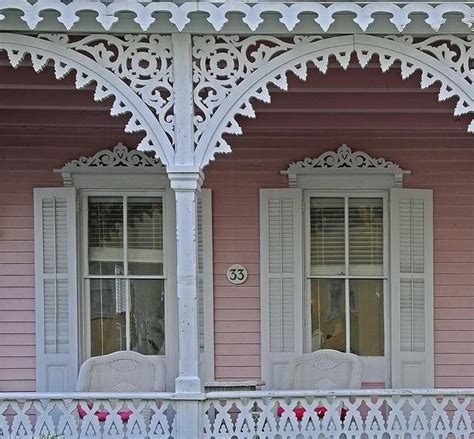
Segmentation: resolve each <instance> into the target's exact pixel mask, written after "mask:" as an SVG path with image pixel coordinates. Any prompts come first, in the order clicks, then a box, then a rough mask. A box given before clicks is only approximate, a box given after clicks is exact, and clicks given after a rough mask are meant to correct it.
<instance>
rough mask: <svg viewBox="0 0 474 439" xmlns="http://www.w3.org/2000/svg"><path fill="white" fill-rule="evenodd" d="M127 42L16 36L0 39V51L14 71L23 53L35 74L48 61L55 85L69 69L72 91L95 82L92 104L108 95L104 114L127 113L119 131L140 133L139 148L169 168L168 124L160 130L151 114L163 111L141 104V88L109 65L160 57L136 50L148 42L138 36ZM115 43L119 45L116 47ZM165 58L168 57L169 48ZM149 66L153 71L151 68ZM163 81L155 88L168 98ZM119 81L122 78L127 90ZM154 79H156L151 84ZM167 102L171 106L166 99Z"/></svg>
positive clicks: (166, 81)
mask: <svg viewBox="0 0 474 439" xmlns="http://www.w3.org/2000/svg"><path fill="white" fill-rule="evenodd" d="M132 38H133V37H131V36H130V37H129V38H128V39H127V37H126V38H125V39H124V40H120V39H119V38H118V37H111V36H107V35H103V36H95V39H94V36H92V37H91V36H89V37H86V38H84V39H82V40H79V41H76V42H74V43H68V38H67V36H54V35H43V36H41V37H40V38H37V37H30V36H25V35H18V34H0V50H2V51H6V52H7V55H8V58H9V60H10V63H11V65H12V66H13V67H18V66H19V65H20V63H21V62H22V60H23V59H24V57H25V55H26V54H29V55H30V56H31V61H32V64H33V68H34V70H35V71H36V72H40V71H42V70H43V69H44V68H45V67H46V66H47V64H48V62H50V61H52V62H53V63H54V74H55V76H56V78H57V79H58V80H59V79H63V78H64V77H65V76H66V75H67V74H69V73H70V72H71V71H73V70H75V72H76V81H75V86H76V88H77V89H81V88H83V87H85V86H87V85H88V84H91V83H93V82H95V93H94V99H95V100H96V101H101V100H103V99H105V98H108V97H110V96H113V98H114V103H113V105H112V108H111V110H110V113H111V115H113V116H117V115H121V114H125V113H130V114H131V117H130V119H129V121H128V123H127V125H126V127H125V131H126V132H130V133H132V132H138V131H144V132H145V137H144V139H143V140H142V141H141V143H140V145H139V148H141V149H153V150H155V151H156V153H157V155H158V157H159V158H160V159H161V160H162V162H163V163H164V164H165V165H168V164H172V163H173V160H174V150H173V146H172V143H171V141H170V132H171V131H172V123H171V124H170V126H171V127H170V128H167V129H165V128H166V127H164V126H163V124H161V123H160V119H159V117H158V115H159V111H156V112H154V110H163V105H162V106H161V108H158V109H156V105H158V104H157V103H156V102H147V99H146V96H145V94H146V92H147V87H146V85H145V86H143V85H142V86H141V85H140V84H138V85H137V84H136V83H135V84H134V83H133V80H132V79H131V78H128V77H126V75H125V74H123V70H121V69H120V68H117V69H116V70H117V71H115V70H114V68H115V67H116V66H114V64H117V63H120V62H122V61H123V62H124V65H125V66H126V65H127V61H128V60H130V61H131V63H132V68H134V69H139V68H140V66H139V65H138V64H139V62H140V60H142V59H146V60H147V61H148V62H150V56H161V55H158V54H156V53H155V52H156V48H155V52H153V50H152V47H145V49H143V48H142V49H141V48H140V44H141V45H142V46H141V47H143V46H144V44H143V41H142V40H143V38H152V37H145V36H138V37H135V38H136V40H132V41H131V39H132ZM99 40H100V41H102V42H103V41H104V40H108V42H107V44H109V45H110V46H113V47H114V48H113V49H112V48H110V47H109V46H104V45H103V44H102V43H97V42H98V41H99ZM91 42H93V43H97V45H96V46H95V47H94V45H93V44H92V45H91V44H90V43H91ZM119 42H120V43H121V46H119ZM101 44H102V45H101ZM169 45H170V43H169ZM155 47H156V46H155ZM114 51H115V52H114ZM86 53H87V55H86ZM117 53H118V55H119V56H120V57H121V58H122V59H119V56H117V59H118V60H117V61H116V62H115V63H114V62H113V58H114V54H117ZM168 54H169V56H170V57H171V52H170V49H169V51H168ZM123 58H125V59H123ZM170 64H171V62H170ZM151 65H152V66H153V64H151ZM120 67H121V66H120ZM166 69H168V70H169V71H171V67H166ZM119 71H122V76H120V74H119ZM165 76H168V77H167V78H165V79H164V80H163V81H161V83H162V84H166V87H165V88H167V89H169V90H170V91H169V93H170V96H172V92H171V78H170V77H169V76H170V74H169V73H168V74H167V75H165ZM122 78H123V79H128V80H129V83H130V85H129V84H127V83H126V82H125V80H123V79H122ZM155 78H156V76H155V77H154V78H152V79H155ZM153 87H155V88H154V89H153V90H152V91H151V92H152V94H153V95H156V93H157V92H156V91H155V90H156V89H158V87H157V86H156V82H155V85H153ZM169 101H170V102H171V97H170V98H169ZM155 104H156V105H155ZM170 106H172V102H171V104H168V103H167V104H166V107H167V108H168V107H170ZM163 113H165V111H162V112H161V114H162V115H163ZM165 115H166V114H165ZM160 117H161V116H160ZM168 117H170V118H172V117H173V116H172V115H168Z"/></svg>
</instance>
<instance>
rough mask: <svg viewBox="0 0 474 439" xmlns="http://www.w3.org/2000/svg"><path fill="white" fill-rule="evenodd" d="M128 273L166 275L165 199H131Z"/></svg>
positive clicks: (128, 212)
mask: <svg viewBox="0 0 474 439" xmlns="http://www.w3.org/2000/svg"><path fill="white" fill-rule="evenodd" d="M127 218H128V229H127V231H128V250H127V251H128V272H129V274H135V275H137V274H143V275H162V274H163V203H162V200H161V198H144V197H142V198H138V197H136V198H129V199H128V207H127Z"/></svg>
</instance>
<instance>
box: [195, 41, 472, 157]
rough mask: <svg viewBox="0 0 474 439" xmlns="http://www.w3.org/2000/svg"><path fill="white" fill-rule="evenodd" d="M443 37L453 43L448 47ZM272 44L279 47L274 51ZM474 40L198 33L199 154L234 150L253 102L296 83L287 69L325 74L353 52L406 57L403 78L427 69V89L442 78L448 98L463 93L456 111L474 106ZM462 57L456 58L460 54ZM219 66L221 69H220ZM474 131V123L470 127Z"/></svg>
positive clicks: (363, 57)
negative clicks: (232, 139)
mask: <svg viewBox="0 0 474 439" xmlns="http://www.w3.org/2000/svg"><path fill="white" fill-rule="evenodd" d="M441 40H442V41H443V42H444V43H446V41H447V40H449V43H447V44H448V45H449V46H451V47H452V49H451V50H446V51H440V50H439V49H438V43H439V42H441ZM269 46H270V47H271V49H269ZM473 46H474V42H473V41H471V40H464V39H461V38H457V37H446V36H444V35H443V36H441V35H440V36H435V37H431V38H427V39H425V40H421V41H418V40H414V39H413V38H412V37H409V38H407V37H405V36H394V35H388V36H385V37H376V36H370V35H364V34H354V35H343V36H339V37H332V38H321V36H320V35H318V34H310V35H307V36H304V37H299V36H295V37H293V38H284V39H283V38H278V37H276V36H258V35H255V36H249V37H242V38H237V37H235V36H230V37H223V38H222V39H219V38H218V37H216V36H213V35H206V36H195V37H194V38H193V47H194V50H193V55H194V76H193V77H194V79H195V82H196V85H195V105H196V106H197V108H199V110H201V113H202V115H200V117H199V118H196V134H195V136H196V140H195V141H196V156H197V160H198V162H199V163H201V164H202V166H205V165H206V164H208V163H209V162H210V161H211V160H213V159H214V157H215V154H216V153H228V152H230V151H231V147H230V145H229V144H228V142H227V137H226V136H225V134H237V135H238V134H241V132H242V129H241V127H240V125H239V117H238V116H246V117H250V118H253V117H255V111H254V109H253V105H252V102H253V101H255V100H259V101H262V102H265V103H269V102H270V92H269V86H270V85H271V86H272V87H273V86H275V87H278V88H280V89H281V90H287V89H288V82H287V74H288V72H292V73H293V74H294V75H295V76H297V77H298V78H300V79H301V80H305V79H306V77H307V66H308V64H309V63H312V64H314V66H316V68H317V69H318V70H320V71H321V72H322V73H326V72H327V70H328V65H329V59H335V60H336V62H337V63H339V64H340V65H341V67H343V68H344V69H346V68H347V67H348V65H349V63H350V61H351V54H353V53H355V54H356V55H357V62H358V63H359V64H360V66H361V67H362V68H364V67H365V66H366V65H367V64H368V62H369V61H370V59H372V58H373V57H374V56H377V57H378V59H379V60H380V67H381V69H382V71H384V72H385V71H387V70H388V69H389V68H390V67H391V66H392V65H394V63H395V62H397V63H398V62H399V63H400V71H401V75H402V78H404V79H405V78H408V77H410V76H411V75H413V74H414V72H415V71H417V70H420V71H421V72H422V73H421V84H420V85H421V88H426V87H429V86H430V85H433V84H434V83H435V82H439V83H440V91H439V94H438V99H439V100H440V101H443V100H446V99H448V98H451V97H457V104H456V108H455V110H454V114H455V115H461V114H466V113H468V112H472V111H474V89H473V87H472V78H471V70H470V68H469V62H470V61H469V60H470V59H472V56H471V55H468V54H469V53H471V52H472V47H473ZM454 51H456V52H459V53H461V54H463V55H461V58H462V61H461V62H459V63H453V62H452V59H451V58H452V53H453V52H454ZM217 66H220V67H219V70H218V74H216V69H217ZM468 131H469V132H474V122H471V124H470V125H469V127H468Z"/></svg>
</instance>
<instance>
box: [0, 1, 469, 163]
mask: <svg viewBox="0 0 474 439" xmlns="http://www.w3.org/2000/svg"><path fill="white" fill-rule="evenodd" d="M11 1H12V2H13V3H12V5H16V4H17V2H19V1H21V0H11ZM48 1H52V2H54V1H58V0H48ZM45 3H46V2H45ZM60 4H61V6H62V8H61V12H64V11H65V10H68V9H69V7H71V8H73V10H74V11H70V13H73V15H72V16H69V19H66V18H65V20H66V22H69V20H70V19H71V17H75V18H74V20H73V21H74V22H75V20H76V19H77V18H78V17H77V16H75V15H74V13H75V12H77V11H78V9H74V8H77V6H78V5H80V3H79V2H77V1H75V2H71V3H70V4H69V5H65V4H63V3H62V2H61V3H60ZM97 4H100V2H97ZM155 4H156V5H158V4H160V5H164V4H166V2H154V3H153V5H155ZM205 4H206V3H203V4H202V7H203V8H204V9H205ZM230 4H233V2H229V3H226V5H230ZM235 4H237V5H241V3H238V2H236V3H235ZM262 4H263V3H262ZM268 4H270V3H268ZM302 4H303V3H302ZM314 4H316V3H314ZM341 4H343V3H336V4H334V5H331V7H333V8H336V9H337V8H338V7H339V6H338V5H341ZM381 4H382V3H380V5H381ZM41 5H43V3H41ZM71 5H73V6H71ZM185 5H190V3H189V2H188V3H185ZM199 5H201V3H199ZM23 6H25V5H23ZM30 6H31V7H33V5H30ZM135 6H136V7H137V8H139V7H140V6H138V4H137V5H135ZM259 6H260V5H259ZM356 6H357V7H356V9H357V11H358V12H357V15H358V13H359V12H360V11H361V10H363V8H361V7H360V6H358V5H356ZM369 6H370V7H371V8H374V7H375V6H373V5H372V4H371V5H369ZM25 7H26V6H25ZM285 7H286V6H285ZM321 7H323V8H325V7H324V6H321ZM344 7H346V8H347V7H348V6H347V5H346V6H344ZM392 7H394V8H396V7H395V6H393V5H392V6H391V8H392ZM412 7H414V6H412ZM34 8H35V10H34V11H31V10H30V8H28V7H26V9H28V12H25V11H24V12H25V15H24V17H28V18H29V19H31V17H32V16H35V14H36V13H37V5H36V4H35V5H34ZM20 9H21V8H20ZM49 9H50V10H51V9H52V10H54V6H51V7H50V8H49ZM79 9H80V8H79ZM173 9H174V10H175V13H177V12H176V11H179V10H180V7H179V6H177V5H174V4H173ZM185 9H186V8H185ZM204 9H201V6H200V10H202V11H203V10H204ZM462 9H463V10H464V13H465V14H466V15H465V16H466V17H470V15H471V9H470V8H469V9H468V10H466V9H465V6H464V5H463V7H462ZM0 10H1V9H0ZM103 10H104V6H103V5H102V8H101V11H102V12H103ZM346 10H347V11H350V10H352V9H351V8H349V9H346ZM468 11H469V14H468V13H467V12H468ZM114 12H115V11H111V14H112V15H107V19H108V20H110V19H111V17H112V16H113V13H114ZM142 12H144V13H145V12H146V13H148V12H149V10H148V9H146V10H145V11H142ZM188 12H189V11H187V10H186V11H185V16H187V13H188ZM215 12H216V13H218V16H219V17H220V22H221V23H222V19H223V18H222V15H221V14H222V12H223V11H222V9H219V10H215ZM263 12H264V10H262V13H263ZM320 12H321V11H320ZM326 12H327V11H326ZM365 12H366V13H365V14H362V15H361V16H359V18H358V23H359V24H360V23H362V22H365V23H366V25H368V22H367V21H366V20H367V17H371V15H372V14H373V13H374V12H373V11H372V10H371V11H370V13H368V11H367V10H365ZM386 12H388V11H386ZM391 12H392V13H394V14H395V10H392V11H391ZM403 12H413V11H412V10H411V8H408V9H404V10H403ZM425 12H427V13H429V12H433V9H432V6H431V5H430V6H429V8H428V9H427V10H426V11H425ZM251 13H252V14H255V13H256V14H257V15H256V16H260V12H258V11H255V10H251ZM433 13H434V12H433ZM99 15H100V14H99ZM145 15H146V14H145ZM292 15H293V19H292V20H290V21H292V22H295V20H297V16H298V11H296V10H294V9H293V12H292ZM332 15H333V13H331V14H330V17H331V18H330V20H329V21H330V22H332V21H333V18H332ZM402 15H403V17H404V18H405V19H406V20H408V15H409V14H408V15H404V14H402ZM435 15H436V14H435ZM256 16H255V15H251V18H250V17H249V20H252V19H255V17H256ZM323 16H324V17H326V19H328V13H325V14H323V15H320V14H318V15H317V18H315V19H319V18H322V17H323ZM138 17H140V18H138ZM394 17H395V16H394ZM394 17H393V18H392V19H394ZM142 18H143V16H142V15H140V16H137V19H138V20H142ZM181 18H183V17H181ZM437 18H438V23H439V16H438V17H437ZM150 20H152V21H153V18H151V17H150ZM259 20H260V19H259ZM372 20H373V19H372V18H370V19H369V21H372ZM466 20H468V19H467V18H466ZM469 20H470V18H469ZM33 21H35V20H33ZM435 21H436V20H435V18H434V16H433V17H432V20H431V21H428V23H433V22H435ZM442 21H443V19H441V22H442ZM467 22H468V23H470V21H467ZM109 24H110V23H109ZM399 24H402V22H400V23H399ZM405 24H406V22H405ZM402 27H403V26H402ZM363 28H364V26H363ZM200 33H201V32H200ZM171 41H172V42H171ZM104 42H105V43H106V45H108V46H111V48H112V50H103V49H102V48H103V46H104ZM440 44H445V45H446V46H447V47H448V48H449V49H448V50H439V46H440ZM473 46H474V41H473V40H472V39H469V38H461V37H458V36H454V35H449V34H448V35H444V34H443V35H435V36H430V37H428V38H425V39H421V40H419V39H414V38H413V37H412V36H411V35H408V36H406V35H401V36H395V35H393V33H387V34H385V35H381V36H372V35H365V34H353V35H351V34H348V35H343V36H335V37H328V38H323V37H322V36H321V34H320V32H319V31H318V32H312V33H309V34H308V35H307V36H304V37H301V36H290V37H287V36H285V37H284V38H280V37H278V36H277V35H270V36H262V35H252V36H248V37H237V36H236V35H231V36H222V37H221V36H216V35H212V34H211V35H205V36H193V37H191V36H190V34H187V33H182V34H181V33H179V34H174V35H173V37H172V38H170V37H168V36H166V35H165V36H164V35H161V34H158V35H150V36H149V35H134V36H130V35H129V36H127V37H126V38H125V37H117V36H109V35H98V34H91V35H88V36H86V37H84V38H82V39H79V40H76V39H73V40H70V39H69V37H68V36H67V35H62V36H61V37H58V36H57V35H56V34H49V35H48V34H44V33H43V34H42V35H41V38H37V37H31V36H24V35H18V34H13V33H4V34H1V35H0V50H5V51H6V52H7V54H8V57H9V61H10V63H11V65H12V66H14V67H15V66H18V65H19V64H20V63H21V62H22V60H23V59H24V58H25V56H26V55H28V54H29V55H30V56H31V59H32V65H33V68H34V69H35V71H41V70H42V69H43V68H44V67H45V66H46V64H47V63H48V62H51V63H53V64H54V66H55V75H56V77H57V79H62V78H64V77H65V76H66V75H67V74H68V73H69V72H71V71H73V70H74V71H75V72H76V73H75V75H76V83H75V86H76V88H78V89H82V88H84V87H85V86H87V85H89V84H91V83H94V84H95V94H94V99H95V100H103V99H105V98H108V97H110V96H112V97H113V98H114V102H113V105H112V108H111V114H112V115H114V116H116V115H122V114H126V113H127V114H128V113H130V114H131V118H130V119H129V121H128V123H127V125H126V126H125V131H127V132H137V131H144V132H145V136H144V139H143V140H142V141H141V143H140V145H139V148H140V149H153V150H155V151H156V152H157V154H158V156H159V157H160V159H161V160H162V161H163V163H164V164H165V165H167V166H168V171H169V172H170V171H171V172H199V171H200V170H202V168H203V167H205V166H206V165H207V164H208V163H209V162H210V161H211V160H213V159H214V157H215V154H216V153H220V152H221V153H222V152H230V151H231V148H230V145H229V144H228V143H227V141H226V139H225V134H240V133H241V131H242V130H241V127H240V126H239V123H238V116H239V115H242V116H246V117H255V112H254V109H253V107H252V101H254V100H255V99H256V100H260V101H263V102H269V101H270V95H269V85H270V84H272V85H274V86H276V87H278V88H280V89H282V90H286V89H287V88H288V84H287V73H288V72H292V73H293V74H295V75H296V76H297V77H299V78H300V79H302V80H305V79H306V76H307V65H308V63H312V64H314V65H315V66H316V68H318V69H319V70H320V71H321V72H324V73H325V72H326V71H327V69H328V63H329V59H330V58H331V57H334V58H335V60H336V61H337V62H338V63H339V64H340V65H341V66H342V67H343V68H347V67H348V65H349V63H350V61H351V56H352V54H353V53H355V54H356V55H357V61H358V63H359V64H360V66H361V67H365V66H366V65H367V64H368V62H369V61H370V59H372V58H373V57H377V59H379V60H380V61H379V62H380V67H381V69H382V70H383V71H386V70H388V69H389V68H390V67H391V66H392V65H394V63H396V62H399V63H400V71H401V74H402V77H403V78H408V77H410V76H411V75H413V74H414V72H415V71H417V70H419V71H421V88H426V87H429V86H431V85H433V84H435V83H437V82H438V83H439V84H440V87H439V94H438V99H439V100H440V101H442V100H446V99H450V98H455V99H456V100H457V103H456V106H455V109H454V115H456V116H458V115H463V114H466V113H469V112H473V111H474V90H473V87H472V77H471V76H472V75H471V69H470V62H472V52H473V51H472V48H473ZM269 47H270V48H271V49H269ZM157 48H158V49H159V50H158V49H157ZM111 53H117V54H118V55H117V60H116V62H114V61H111V57H110V54H111ZM191 53H192V57H191ZM452 53H459V54H460V56H459V60H457V61H456V62H453V60H452ZM191 58H192V59H191ZM128 66H131V67H128ZM136 71H139V72H140V74H139V75H137V74H136ZM191 78H192V79H191ZM195 108H197V109H198V111H199V114H197V115H194V109H195ZM468 131H469V132H474V122H471V124H470V125H469V127H468Z"/></svg>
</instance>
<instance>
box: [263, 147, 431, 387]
mask: <svg viewBox="0 0 474 439" xmlns="http://www.w3.org/2000/svg"><path fill="white" fill-rule="evenodd" d="M282 174H284V175H287V176H288V186H289V187H288V188H275V189H261V190H260V239H261V246H260V258H261V259H260V281H261V284H260V286H261V322H262V323H261V346H262V355H261V358H262V379H263V380H264V381H265V382H266V383H267V386H268V387H270V388H275V389H278V388H280V386H281V385H282V383H283V376H284V374H285V369H286V367H287V365H288V364H289V363H290V362H291V360H293V359H294V358H295V357H297V356H299V355H303V354H305V353H310V352H313V351H317V350H320V349H336V350H338V351H341V352H346V353H353V354H357V355H359V356H360V357H361V359H362V363H363V378H362V381H363V384H364V385H366V386H371V387H374V386H385V387H391V386H393V387H404V388H406V387H416V388H419V387H431V386H433V380H434V373H433V370H434V358H433V247H432V242H433V230H432V227H433V211H432V191H431V190H429V189H406V188H403V178H404V175H405V174H409V171H405V170H403V169H401V168H400V167H399V166H398V165H397V164H395V163H392V162H389V161H386V160H385V159H383V158H374V157H371V156H370V155H368V154H367V153H364V152H361V151H356V152H352V150H351V149H350V148H349V147H348V146H346V145H342V146H341V147H340V148H338V150H337V151H335V152H333V151H326V152H323V153H322V154H321V155H320V156H319V157H316V158H314V159H312V158H306V159H304V160H302V161H299V162H294V163H292V164H290V165H289V167H288V169H287V170H286V171H282Z"/></svg>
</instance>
